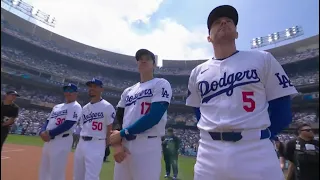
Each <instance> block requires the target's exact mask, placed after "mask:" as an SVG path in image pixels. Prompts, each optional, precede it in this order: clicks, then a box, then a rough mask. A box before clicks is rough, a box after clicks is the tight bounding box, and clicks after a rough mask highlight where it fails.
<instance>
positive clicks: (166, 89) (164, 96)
mask: <svg viewBox="0 0 320 180" xmlns="http://www.w3.org/2000/svg"><path fill="white" fill-rule="evenodd" d="M154 86H155V87H154V92H153V96H152V99H151V103H154V102H168V103H169V104H170V101H171V98H172V89H171V85H170V83H169V82H168V81H167V80H165V79H161V80H160V81H158V82H157V83H156V84H155V85H154Z"/></svg>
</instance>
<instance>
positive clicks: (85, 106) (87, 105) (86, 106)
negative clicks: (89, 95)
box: [82, 102, 91, 109]
mask: <svg viewBox="0 0 320 180" xmlns="http://www.w3.org/2000/svg"><path fill="white" fill-rule="evenodd" d="M90 105H91V103H90V102H88V103H87V104H86V105H84V106H83V107H82V109H85V108H88V107H89V106H90Z"/></svg>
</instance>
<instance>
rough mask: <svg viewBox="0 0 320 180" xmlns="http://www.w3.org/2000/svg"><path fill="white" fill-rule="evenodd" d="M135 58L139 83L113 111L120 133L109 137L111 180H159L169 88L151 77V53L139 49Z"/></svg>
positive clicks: (152, 66)
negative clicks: (112, 159) (114, 162)
mask: <svg viewBox="0 0 320 180" xmlns="http://www.w3.org/2000/svg"><path fill="white" fill-rule="evenodd" d="M135 57H136V60H137V63H138V68H139V72H140V82H138V83H136V84H135V85H133V86H131V87H129V88H127V89H125V90H124V92H123V93H122V95H121V99H120V101H119V103H118V105H117V112H116V120H117V123H119V129H118V130H120V131H118V130H115V131H113V133H112V135H111V138H110V142H111V144H112V145H113V147H114V158H115V160H116V164H115V169H114V180H159V179H160V173H161V137H162V136H163V135H164V134H165V125H166V122H167V109H168V106H169V103H170V100H171V97H172V89H171V85H170V84H169V82H168V81H167V80H165V79H162V78H154V77H153V70H154V67H155V65H156V64H155V63H156V62H155V55H154V54H153V53H152V52H150V51H148V50H146V49H140V50H138V51H137V53H136V56H135ZM122 128H123V129H122ZM128 152H129V153H130V154H129V153H128ZM146 168H147V169H146Z"/></svg>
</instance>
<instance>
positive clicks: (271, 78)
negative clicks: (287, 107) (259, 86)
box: [262, 52, 298, 101]
mask: <svg viewBox="0 0 320 180" xmlns="http://www.w3.org/2000/svg"><path fill="white" fill-rule="evenodd" d="M262 81H263V84H264V86H265V91H266V96H267V101H271V100H274V99H277V98H281V97H284V96H288V95H293V94H297V93H298V92H297V90H296V88H295V87H294V86H293V85H292V83H291V81H290V80H289V78H288V75H287V74H286V72H285V71H284V70H283V68H282V66H281V65H280V63H279V62H278V61H277V60H276V59H275V58H274V57H273V56H272V55H271V54H270V53H268V52H267V54H266V59H265V68H264V77H263V78H262Z"/></svg>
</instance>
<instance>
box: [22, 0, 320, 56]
mask: <svg viewBox="0 0 320 180" xmlns="http://www.w3.org/2000/svg"><path fill="white" fill-rule="evenodd" d="M27 2H29V3H30V4H32V5H34V6H35V7H36V8H39V9H40V10H42V11H44V12H47V13H49V14H52V15H53V16H55V17H56V19H57V25H56V28H54V29H52V28H49V30H52V31H54V32H55V33H58V34H61V35H63V36H66V37H69V38H71V39H73V40H76V41H79V42H82V43H85V44H88V45H91V46H94V47H98V48H102V49H106V50H110V51H115V52H119V53H124V54H128V55H133V54H134V53H135V51H136V50H137V49H139V48H147V49H150V50H152V51H154V52H155V54H157V55H158V56H159V58H160V59H176V60H182V59H191V60H194V59H206V58H210V57H212V55H213V51H212V46H211V45H210V44H209V43H208V42H207V41H206V36H207V27H206V21H207V16H208V14H209V13H210V11H211V10H212V9H213V8H214V7H216V6H219V5H222V4H229V5H232V6H234V7H235V8H236V9H237V10H238V13H239V24H238V32H239V39H238V40H237V48H238V49H239V50H249V49H250V40H252V38H255V37H259V36H264V35H267V34H270V33H273V32H277V31H281V30H284V29H286V28H289V27H292V26H295V25H299V26H302V28H303V30H304V36H303V37H301V38H299V39H302V38H306V37H309V36H313V35H316V34H319V29H318V28H319V8H318V7H319V1H317V0H307V1H301V0H299V1H298V0H291V1H290V0H280V1H276V0H267V1H266V0H264V1H262V0H224V1H222V0H198V1H195V0H135V1H132V0H95V1H89V0H68V1H65V0H55V1H52V0H27ZM38 24H39V25H40V26H43V25H42V24H41V23H38ZM43 27H45V26H43ZM46 28H47V27H46ZM289 42H290V41H289ZM286 43H288V42H286ZM272 47H274V46H272ZM266 48H271V47H266Z"/></svg>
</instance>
